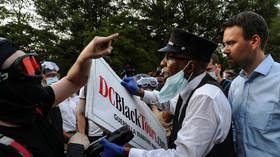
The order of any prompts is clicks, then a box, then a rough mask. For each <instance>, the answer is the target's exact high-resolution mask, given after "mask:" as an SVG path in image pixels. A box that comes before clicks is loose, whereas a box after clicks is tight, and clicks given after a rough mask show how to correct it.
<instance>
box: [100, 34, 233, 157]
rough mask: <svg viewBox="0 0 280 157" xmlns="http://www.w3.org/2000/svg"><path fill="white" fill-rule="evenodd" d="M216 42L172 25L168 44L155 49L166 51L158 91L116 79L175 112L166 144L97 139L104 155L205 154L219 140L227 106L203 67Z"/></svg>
mask: <svg viewBox="0 0 280 157" xmlns="http://www.w3.org/2000/svg"><path fill="white" fill-rule="evenodd" d="M216 47H217V44H215V43H213V42H211V41H208V40H206V39H203V38H201V37H198V36H196V35H194V34H191V33H188V32H185V31H183V30H180V29H174V30H173V31H172V33H171V36H170V39H169V41H168V44H167V45H166V46H165V47H163V48H161V49H160V50H158V51H159V52H162V53H165V58H164V59H163V60H162V61H161V63H160V65H161V66H162V67H163V74H164V79H165V80H166V81H165V84H164V86H163V87H162V88H161V90H160V92H159V93H156V92H154V91H153V92H149V91H144V90H143V89H139V88H138V87H137V86H136V85H135V81H134V80H133V78H124V79H123V81H122V82H121V83H122V85H123V86H124V87H126V89H127V90H128V91H129V92H130V93H131V94H133V95H138V96H141V97H142V99H143V101H145V102H148V103H151V104H155V105H156V106H157V107H159V108H160V109H162V110H168V111H169V113H171V114H172V115H174V118H173V127H172V131H171V135H170V137H169V141H168V148H169V149H166V150H165V149H155V150H143V149H136V148H131V149H130V148H129V147H126V146H125V147H121V146H118V145H115V144H114V143H110V142H108V141H106V139H102V140H101V143H102V144H103V145H104V148H105V151H104V155H103V157H113V156H114V155H123V156H126V155H129V157H178V156H186V157H204V156H207V154H208V153H209V152H210V151H211V150H212V148H213V147H214V145H216V144H218V143H221V142H223V141H224V140H225V138H226V137H227V134H228V131H229V128H230V123H231V109H230V105H229V102H228V100H227V98H226V96H225V95H224V93H223V91H222V89H221V88H220V86H219V85H218V82H217V81H215V80H214V79H213V78H212V77H211V76H210V75H209V74H207V73H206V72H205V70H206V67H207V65H208V63H209V61H210V57H211V54H212V53H213V52H214V51H215V49H216ZM174 99H175V101H174Z"/></svg>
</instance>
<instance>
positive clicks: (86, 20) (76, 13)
mask: <svg viewBox="0 0 280 157" xmlns="http://www.w3.org/2000/svg"><path fill="white" fill-rule="evenodd" d="M241 11H255V12H257V13H259V14H261V15H262V16H263V17H264V18H265V19H266V21H267V23H268V26H269V31H270V35H269V41H268V44H267V48H266V51H265V52H266V53H269V54H272V56H273V57H274V59H275V60H276V61H278V62H279V61H280V54H279V52H280V13H279V0H211V1H210V0H141V1H140V0H0V20H1V23H0V36H2V37H5V38H8V39H10V40H12V41H13V42H14V43H15V44H16V45H17V46H18V47H20V48H21V49H23V50H24V51H26V52H30V53H37V54H39V56H40V57H41V58H40V59H41V60H50V61H54V62H56V63H57V64H58V65H59V66H60V69H61V70H60V73H61V75H65V74H66V72H67V71H68V69H69V68H70V67H71V65H72V64H73V63H74V62H75V60H76V58H77V56H78V55H79V53H80V52H81V51H82V50H83V47H85V46H86V45H87V43H88V42H89V41H90V40H92V39H93V37H94V36H97V35H98V36H102V35H109V34H112V33H116V32H118V33H120V36H119V37H118V38H117V39H116V40H114V41H113V43H112V44H113V48H114V49H113V52H112V53H111V54H110V55H109V57H110V59H111V61H112V62H111V67H112V68H113V69H114V70H115V72H116V73H117V74H119V75H120V73H121V72H122V70H123V68H124V67H125V65H126V64H130V66H131V67H133V68H134V69H135V70H136V71H137V72H138V73H148V72H150V71H153V72H155V71H156V68H157V67H158V66H159V64H160V61H161V59H162V58H163V55H162V54H160V53H158V52H157V50H158V49H159V48H161V47H162V46H164V45H165V44H166V43H167V41H168V38H169V35H170V32H171V30H172V28H174V27H178V28H181V29H184V30H186V31H189V32H192V33H195V34H197V35H199V36H202V37H204V38H206V39H209V40H213V41H215V42H217V43H221V41H222V31H221V29H220V26H221V24H222V23H223V22H224V21H225V20H227V19H228V18H229V17H231V16H233V15H235V14H237V13H239V12H241ZM220 46H221V47H219V48H218V49H217V50H216V51H217V54H218V55H219V57H220V59H221V63H222V66H223V67H224V68H227V63H226V60H225V58H224V56H223V54H222V45H221V44H220Z"/></svg>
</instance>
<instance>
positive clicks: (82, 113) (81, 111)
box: [77, 98, 86, 134]
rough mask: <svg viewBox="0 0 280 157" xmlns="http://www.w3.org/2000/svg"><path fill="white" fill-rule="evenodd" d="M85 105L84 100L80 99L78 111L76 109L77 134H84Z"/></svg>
mask: <svg viewBox="0 0 280 157" xmlns="http://www.w3.org/2000/svg"><path fill="white" fill-rule="evenodd" d="M85 104H86V99H85V98H80V99H79V102H78V109H77V126H78V132H80V133H82V134H85V133H86V132H85V130H86V129H85V128H86V118H85Z"/></svg>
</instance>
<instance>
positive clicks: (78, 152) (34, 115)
mask: <svg viewBox="0 0 280 157" xmlns="http://www.w3.org/2000/svg"><path fill="white" fill-rule="evenodd" d="M117 36H118V34H114V35H111V36H108V37H95V38H94V39H93V40H92V41H91V42H90V43H89V44H88V45H87V46H86V47H85V48H84V50H83V51H82V52H81V54H80V55H79V57H78V58H77V60H76V62H75V63H74V65H73V66H72V67H71V69H70V70H69V71H68V74H67V75H66V76H65V77H64V78H62V79H61V80H59V81H58V82H56V83H53V84H52V85H50V86H47V87H43V86H42V84H41V81H42V68H41V65H40V62H39V61H38V59H37V55H36V54H26V53H24V52H23V51H20V50H18V49H17V47H16V46H14V45H13V44H12V42H11V41H9V40H7V39H5V38H0V74H1V77H0V106H1V110H0V134H1V136H0V138H1V139H3V137H4V139H12V141H14V142H11V143H5V140H1V139H0V142H1V141H2V142H1V143H0V156H5V157H16V156H20V155H22V154H23V155H25V156H33V157H50V156H51V157H63V156H64V149H63V143H62V142H61V141H60V140H59V136H58V134H57V132H56V131H55V130H54V128H53V127H52V126H51V125H50V124H49V122H48V121H47V119H46V115H47V114H48V111H49V110H50V109H51V108H52V107H56V106H57V105H58V104H59V103H60V102H62V101H63V100H64V99H66V98H68V97H69V96H71V95H72V94H73V93H74V92H76V91H78V90H79V89H80V88H81V87H82V86H83V85H84V84H85V83H86V82H87V79H88V74H89V70H90V66H91V59H94V58H99V57H101V56H104V55H107V54H109V53H110V52H111V50H112V47H111V40H113V39H114V38H116V37H117ZM6 141H7V140H6ZM10 141H11V140H10ZM69 143H70V144H69V146H68V156H71V157H81V156H82V155H83V150H84V149H86V148H87V147H88V145H89V142H88V139H87V137H86V136H85V135H82V134H79V133H77V134H75V135H74V136H73V137H72V138H71V139H70V141H69ZM19 151H20V152H19ZM27 152H28V153H27ZM23 155H22V156H23Z"/></svg>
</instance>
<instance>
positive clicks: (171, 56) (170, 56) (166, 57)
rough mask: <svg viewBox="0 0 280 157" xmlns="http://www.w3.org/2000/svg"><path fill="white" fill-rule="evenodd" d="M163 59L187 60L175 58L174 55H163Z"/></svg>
mask: <svg viewBox="0 0 280 157" xmlns="http://www.w3.org/2000/svg"><path fill="white" fill-rule="evenodd" d="M164 59H165V60H166V61H167V60H171V59H177V60H188V58H186V57H176V56H174V55H167V54H165V56H164Z"/></svg>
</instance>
